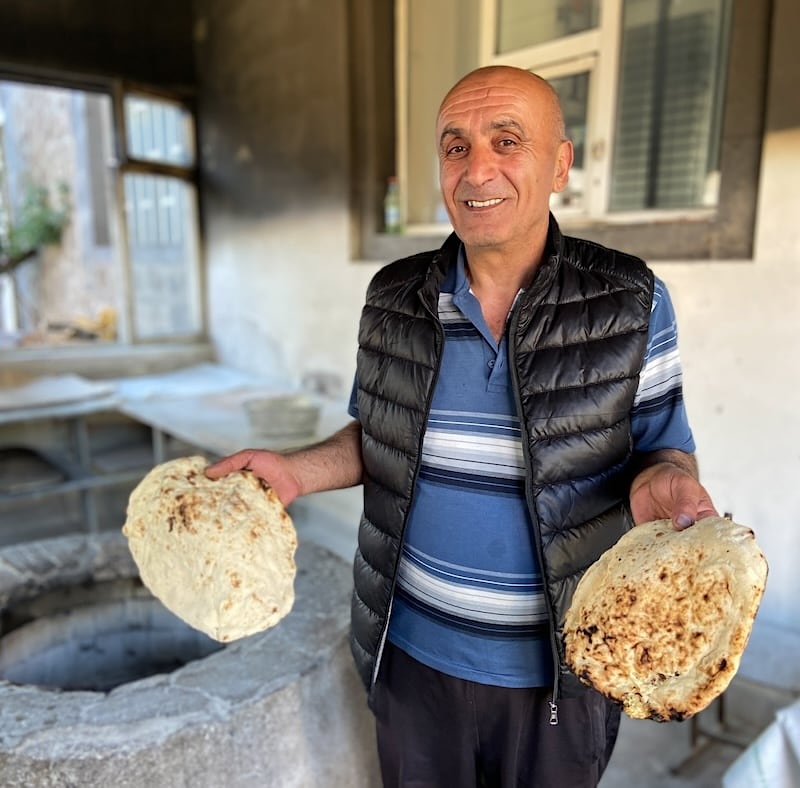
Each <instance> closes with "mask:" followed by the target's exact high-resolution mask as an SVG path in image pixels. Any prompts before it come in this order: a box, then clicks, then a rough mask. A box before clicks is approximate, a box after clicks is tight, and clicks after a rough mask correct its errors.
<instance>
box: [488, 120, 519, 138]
mask: <svg viewBox="0 0 800 788" xmlns="http://www.w3.org/2000/svg"><path fill="white" fill-rule="evenodd" d="M491 128H492V129H493V130H494V131H502V130H503V129H514V131H516V132H517V134H520V135H523V136H524V134H525V129H523V128H522V124H521V123H520V122H519V121H516V120H514V119H513V118H499V119H498V120H496V121H494V122H493V123H492V125H491Z"/></svg>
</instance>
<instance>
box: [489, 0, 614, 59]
mask: <svg viewBox="0 0 800 788" xmlns="http://www.w3.org/2000/svg"><path fill="white" fill-rule="evenodd" d="M599 6H600V3H599V0H536V2H535V3H531V2H529V1H528V0H498V3H497V49H496V51H497V53H498V54H500V53H503V52H510V51H512V50H515V49H523V48H525V47H530V46H535V45H536V44H543V43H545V42H546V41H553V40H554V39H556V38H563V37H564V36H569V35H572V34H573V33H582V32H584V31H585V30H591V29H592V28H594V27H597V24H598V20H599V15H600V12H599Z"/></svg>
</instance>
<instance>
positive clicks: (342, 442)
mask: <svg viewBox="0 0 800 788" xmlns="http://www.w3.org/2000/svg"><path fill="white" fill-rule="evenodd" d="M242 470H246V471H252V472H253V473H254V474H255V475H256V476H258V478H259V479H263V480H264V481H265V482H266V483H267V484H268V485H269V486H270V487H272V489H273V490H275V493H276V495H277V496H278V498H280V500H281V503H282V504H283V505H284V506H288V505H289V504H290V503H291V502H292V501H293V500H294V499H295V498H297V496H299V495H306V494H308V493H313V492H321V491H322V490H338V489H341V488H342V487H353V486H354V485H356V484H361V481H362V474H363V463H362V460H361V425H360V424H359V423H358V422H357V421H351V422H350V423H349V424H347V425H346V426H344V427H342V429H340V430H339V431H338V432H336V433H334V434H333V435H331V436H330V437H329V438H327V439H325V440H324V441H322V442H321V443H316V444H314V445H313V446H307V447H305V448H303V449H297V450H296V451H293V452H290V453H289V454H279V453H278V452H274V451H264V450H261V449H244V450H243V451H237V452H236V454H231V455H229V456H228V457H223V458H222V459H221V460H220V461H219V462H215V463H214V464H213V465H210V466H209V467H208V468H206V476H208V478H209V479H219V478H221V477H222V476H227V475H228V474H229V473H234V472H235V471H242Z"/></svg>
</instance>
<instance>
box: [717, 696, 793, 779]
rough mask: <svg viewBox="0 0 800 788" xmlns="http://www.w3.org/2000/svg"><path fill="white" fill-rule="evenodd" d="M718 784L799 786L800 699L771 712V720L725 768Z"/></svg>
mask: <svg viewBox="0 0 800 788" xmlns="http://www.w3.org/2000/svg"><path fill="white" fill-rule="evenodd" d="M722 785H723V786H724V788H761V787H762V786H763V788H800V700H798V701H795V702H794V703H793V704H792V705H790V706H786V707H785V708H783V709H780V710H779V711H778V712H777V713H776V714H775V721H774V722H773V723H771V724H770V726H769V727H768V728H766V729H765V730H764V731H763V732H762V733H761V734H760V735H759V736H758V738H757V739H756V740H755V741H753V742H752V743H751V744H750V746H749V747H748V748H747V749H746V750H745V751H744V752H743V753H742V754H741V755H740V756H739V757H738V758H737V759H736V760H735V761H734V762H733V763H732V764H731V765H730V766H729V767H728V769H727V771H726V772H725V774H724V775H723V776H722Z"/></svg>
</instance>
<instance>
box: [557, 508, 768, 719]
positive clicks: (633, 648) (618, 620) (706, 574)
mask: <svg viewBox="0 0 800 788" xmlns="http://www.w3.org/2000/svg"><path fill="white" fill-rule="evenodd" d="M766 579H767V562H766V559H765V558H764V555H763V553H762V552H761V550H760V548H759V547H758V544H757V543H756V540H755V535H754V533H753V531H752V530H751V529H750V528H748V527H746V526H743V525H738V524H737V523H733V522H731V521H730V520H726V519H723V518H721V517H709V518H706V519H703V520H700V521H699V522H697V523H695V525H693V526H692V527H690V528H687V529H686V530H684V531H676V530H675V529H674V528H673V526H672V523H671V521H670V520H657V521H654V522H650V523H644V524H643V525H639V526H637V527H636V528H634V529H633V530H631V531H629V532H628V533H627V534H625V535H624V536H623V537H622V538H621V539H620V540H619V542H617V544H616V545H615V546H614V547H612V548H611V549H610V550H608V551H606V552H605V553H604V554H603V555H602V556H601V557H600V558H599V560H598V561H597V562H596V563H594V564H593V565H592V566H591V567H589V569H588V570H587V571H586V573H585V574H584V576H583V577H582V578H581V581H580V583H579V584H578V587H577V588H576V590H575V594H574V596H573V599H572V604H571V606H570V608H569V610H568V612H567V615H566V619H565V627H564V638H565V647H566V658H567V663H568V664H569V666H570V668H571V669H572V670H573V671H574V672H575V674H576V675H577V676H578V677H579V678H580V679H581V681H583V682H584V683H585V684H588V685H590V686H592V687H594V688H595V689H597V690H598V691H600V692H602V693H603V694H604V695H606V696H607V697H609V698H612V699H613V700H616V701H618V702H619V703H620V704H622V707H623V709H624V710H625V712H626V713H627V714H628V715H629V716H630V717H634V718H637V719H647V718H649V719H654V720H661V721H663V720H683V719H687V718H688V717H691V716H692V715H694V714H696V713H697V712H699V711H701V710H702V709H704V708H705V707H706V706H708V704H709V703H711V701H712V700H713V699H714V698H716V697H717V696H718V695H719V694H721V693H722V692H723V691H724V690H725V688H726V687H727V686H728V684H729V683H730V681H731V679H732V678H733V676H734V674H735V673H736V671H737V669H738V667H739V661H740V659H741V656H742V652H743V651H744V648H745V646H746V644H747V640H748V638H749V636H750V631H751V629H752V625H753V620H754V618H755V615H756V611H757V610H758V606H759V604H760V602H761V598H762V596H763V593H764V588H765V585H766Z"/></svg>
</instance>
